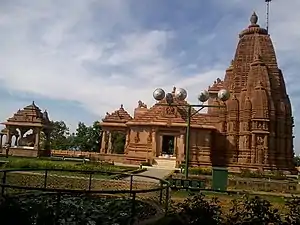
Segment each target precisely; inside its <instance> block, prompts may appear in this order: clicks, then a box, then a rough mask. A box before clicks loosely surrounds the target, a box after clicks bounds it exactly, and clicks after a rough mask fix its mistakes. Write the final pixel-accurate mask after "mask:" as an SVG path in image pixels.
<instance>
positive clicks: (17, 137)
mask: <svg viewBox="0 0 300 225" xmlns="http://www.w3.org/2000/svg"><path fill="white" fill-rule="evenodd" d="M15 137H16V139H15V146H18V139H19V135H15Z"/></svg>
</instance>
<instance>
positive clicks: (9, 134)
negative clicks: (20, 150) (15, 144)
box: [5, 128, 11, 145]
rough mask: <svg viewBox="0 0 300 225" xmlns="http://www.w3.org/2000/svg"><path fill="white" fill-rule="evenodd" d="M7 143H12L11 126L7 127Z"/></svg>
mask: <svg viewBox="0 0 300 225" xmlns="http://www.w3.org/2000/svg"><path fill="white" fill-rule="evenodd" d="M5 144H9V145H10V144H11V131H10V129H9V128H8V129H7V133H6V140H5Z"/></svg>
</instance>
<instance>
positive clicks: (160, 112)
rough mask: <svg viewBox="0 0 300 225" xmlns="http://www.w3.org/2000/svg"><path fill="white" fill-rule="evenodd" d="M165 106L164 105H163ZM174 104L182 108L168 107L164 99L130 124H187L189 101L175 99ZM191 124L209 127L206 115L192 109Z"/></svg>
mask: <svg viewBox="0 0 300 225" xmlns="http://www.w3.org/2000/svg"><path fill="white" fill-rule="evenodd" d="M161 104H163V105H161ZM173 104H175V105H182V106H168V105H167V102H166V99H163V100H161V101H159V102H157V103H156V104H154V105H153V106H152V107H151V108H150V109H149V110H148V111H147V112H144V113H143V114H141V115H138V116H136V117H135V118H134V119H133V120H131V121H130V124H141V125H142V124H143V123H144V124H148V125H149V124H151V123H152V124H153V125H155V124H159V123H160V124H167V125H171V124H186V121H187V107H186V106H188V105H189V103H188V102H187V101H181V100H178V99H176V98H174V102H173ZM192 114H194V115H193V116H192V117H191V124H192V125H207V124H208V123H209V120H208V118H207V115H206V114H200V113H197V111H196V110H195V109H194V108H192Z"/></svg>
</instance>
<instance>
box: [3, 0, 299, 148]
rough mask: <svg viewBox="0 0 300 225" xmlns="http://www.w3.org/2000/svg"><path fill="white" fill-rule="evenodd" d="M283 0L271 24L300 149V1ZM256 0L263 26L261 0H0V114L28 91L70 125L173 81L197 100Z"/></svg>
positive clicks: (26, 98)
mask: <svg viewBox="0 0 300 225" xmlns="http://www.w3.org/2000/svg"><path fill="white" fill-rule="evenodd" d="M288 2H289V4H287V1H284V0H274V1H273V3H272V5H271V20H270V33H271V36H272V39H273V42H274V45H275V48H276V52H277V59H278V63H279V66H280V68H281V69H282V70H283V72H284V76H285V81H286V84H287V90H288V93H289V95H290V97H291V101H292V104H293V110H294V116H295V121H296V127H295V135H296V141H295V148H296V151H297V152H299V153H300V147H297V142H298V143H299V144H300V140H299V139H300V138H298V139H297V134H298V133H299V134H300V117H299V118H298V117H297V114H298V113H299V112H300V98H299V97H300V89H299V88H298V85H299V83H298V80H299V79H296V76H299V75H298V73H299V71H300V63H299V61H300V29H299V23H300V14H299V10H300V1H299V0H289V1H288ZM253 10H255V11H256V12H257V14H258V15H259V17H260V21H259V23H260V25H261V26H265V3H264V0H251V1H245V0H226V1H225V0H209V1H207V0H188V1H184V0H42V1H41V0H10V1H5V0H0V33H1V35H0V45H1V46H0V102H1V110H0V119H1V120H2V121H4V120H5V119H6V118H7V117H9V116H10V115H12V113H13V112H15V111H16V110H18V109H19V108H22V107H24V106H25V105H28V104H30V103H31V102H32V101H33V100H34V101H35V102H36V104H37V105H38V106H39V107H40V108H42V109H47V110H48V111H49V114H50V117H51V119H53V120H64V121H66V123H67V124H68V125H69V126H70V127H71V129H74V128H75V127H76V125H77V123H78V121H83V122H85V123H87V124H91V123H92V122H93V121H95V120H100V119H101V118H102V116H103V115H104V114H105V112H107V111H109V112H110V111H112V110H115V109H117V108H119V107H120V104H124V107H125V108H126V109H127V110H128V111H129V112H130V113H132V111H133V108H134V107H136V106H137V101H138V100H143V101H144V102H146V103H147V104H148V105H150V104H152V103H153V100H152V91H153V89H154V88H156V87H163V88H165V89H168V90H171V88H172V86H174V85H175V86H177V87H183V88H186V89H187V90H188V93H189V101H190V102H196V96H197V93H198V92H199V91H200V90H202V89H204V88H207V86H208V85H209V84H211V83H212V82H213V81H214V80H215V79H216V78H218V77H220V78H223V76H224V71H225V69H226V68H227V67H228V65H229V62H230V61H231V59H232V58H233V55H234V52H235V48H236V44H237V41H238V33H239V32H240V31H241V30H242V29H244V28H245V27H247V25H248V24H249V17H250V15H251V14H252V12H253Z"/></svg>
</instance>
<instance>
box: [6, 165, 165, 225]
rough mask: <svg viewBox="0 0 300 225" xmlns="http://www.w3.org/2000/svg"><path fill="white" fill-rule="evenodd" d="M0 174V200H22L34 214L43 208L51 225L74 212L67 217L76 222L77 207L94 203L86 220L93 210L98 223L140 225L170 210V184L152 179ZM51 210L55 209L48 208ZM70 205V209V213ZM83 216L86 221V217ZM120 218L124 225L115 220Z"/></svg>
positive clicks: (25, 172) (102, 174) (99, 173)
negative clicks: (47, 212) (52, 220)
mask: <svg viewBox="0 0 300 225" xmlns="http://www.w3.org/2000/svg"><path fill="white" fill-rule="evenodd" d="M0 173H1V174H2V182H1V183H0V188H1V195H2V197H3V199H14V200H18V201H22V199H26V200H25V202H26V204H28V205H32V204H35V205H36V207H31V206H30V208H35V209H37V210H40V209H41V208H43V207H44V208H45V207H46V208H47V210H48V211H49V212H53V215H52V217H53V218H55V224H60V222H61V221H62V220H66V217H68V213H69V212H73V213H71V214H72V216H71V215H69V216H71V217H72V218H73V220H74V216H75V215H74V214H76V209H77V208H78V207H79V208H81V211H84V210H85V209H84V207H93V206H92V204H94V205H95V208H88V209H86V211H87V212H88V214H89V215H90V214H91V212H93V211H96V212H98V213H97V214H99V212H102V213H103V215H98V219H101V218H100V217H101V216H102V217H103V218H102V220H105V221H104V222H103V221H102V223H101V224H113V223H119V224H139V223H140V222H141V221H145V220H148V219H151V218H153V217H158V216H163V215H165V214H166V213H167V212H168V208H169V202H170V201H169V199H170V191H169V189H170V185H169V183H168V182H167V181H165V180H162V179H159V178H155V177H150V176H143V175H137V174H136V175H135V174H130V173H122V172H109V171H82V170H59V169H5V170H0ZM30 199H32V201H30ZM49 201H50V202H49ZM22 204H23V205H24V204H25V203H22ZM26 204H25V205H26ZM38 204H40V205H38ZM49 206H53V207H52V208H51V207H50V208H51V209H50V208H49ZM73 206H74V209H71V208H72V207H73ZM76 207H77V208H76ZM101 207H102V208H101ZM105 207H106V208H105ZM64 210H67V211H68V212H64ZM97 210H98V211H97ZM96 212H95V213H96ZM32 213H35V212H32ZM78 213H80V210H79V212H78ZM81 213H82V212H81ZM100 214H101V213H100ZM62 215H63V216H62ZM66 215H67V216H66ZM84 216H85V217H87V214H85V215H84ZM90 216H91V215H90ZM95 216H96V215H93V216H91V217H93V218H95ZM75 217H76V216H75ZM96 217H97V216H96ZM118 217H120V219H122V223H120V222H118V221H117V220H118ZM126 219H127V221H126Z"/></svg>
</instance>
